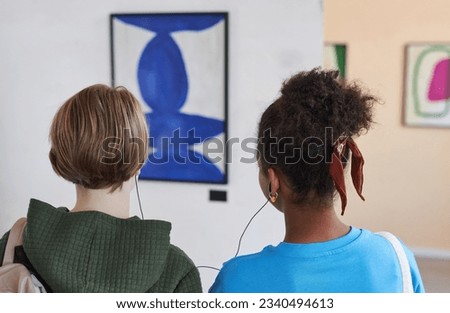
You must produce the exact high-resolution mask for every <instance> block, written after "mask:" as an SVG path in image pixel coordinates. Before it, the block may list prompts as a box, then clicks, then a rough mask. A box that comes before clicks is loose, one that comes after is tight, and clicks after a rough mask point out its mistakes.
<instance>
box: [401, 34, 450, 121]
mask: <svg viewBox="0 0 450 313" xmlns="http://www.w3.org/2000/svg"><path fill="white" fill-rule="evenodd" d="M403 119H404V123H405V125H407V126H415V127H450V43H447V44H435V43H434V44H432V43H415V44H409V45H407V46H406V58H405V88H404V110H403Z"/></svg>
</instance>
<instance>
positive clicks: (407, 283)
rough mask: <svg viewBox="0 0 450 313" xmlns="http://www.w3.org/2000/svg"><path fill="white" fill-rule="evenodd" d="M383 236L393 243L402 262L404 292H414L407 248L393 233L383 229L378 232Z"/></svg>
mask: <svg viewBox="0 0 450 313" xmlns="http://www.w3.org/2000/svg"><path fill="white" fill-rule="evenodd" d="M377 234H378V235H380V236H381V237H383V238H385V239H387V241H389V242H390V243H391V245H392V247H393V248H394V250H395V253H396V254H397V258H398V261H399V263H400V269H401V272H402V280H403V292H406V293H411V292H414V287H413V283H412V278H411V269H410V267H409V262H408V258H407V256H406V253H405V250H404V249H403V246H402V244H401V242H400V240H398V239H397V237H395V236H394V235H393V234H391V233H389V232H386V231H381V232H378V233H377Z"/></svg>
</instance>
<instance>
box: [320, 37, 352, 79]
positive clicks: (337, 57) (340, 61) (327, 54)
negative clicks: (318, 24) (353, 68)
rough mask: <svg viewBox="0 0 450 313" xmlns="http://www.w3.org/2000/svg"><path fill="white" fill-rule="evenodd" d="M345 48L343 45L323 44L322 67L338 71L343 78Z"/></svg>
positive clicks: (345, 56) (344, 74) (345, 60)
mask: <svg viewBox="0 0 450 313" xmlns="http://www.w3.org/2000/svg"><path fill="white" fill-rule="evenodd" d="M346 63H347V46H346V45H345V44H337V43H325V46H324V49H323V67H324V68H325V69H329V70H337V71H339V75H341V76H342V77H343V78H345V76H346V73H345V72H346Z"/></svg>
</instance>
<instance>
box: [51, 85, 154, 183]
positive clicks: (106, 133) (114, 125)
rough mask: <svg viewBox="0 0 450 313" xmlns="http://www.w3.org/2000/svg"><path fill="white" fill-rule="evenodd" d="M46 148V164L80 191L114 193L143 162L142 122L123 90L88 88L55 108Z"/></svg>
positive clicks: (145, 138)
mask: <svg viewBox="0 0 450 313" xmlns="http://www.w3.org/2000/svg"><path fill="white" fill-rule="evenodd" d="M50 144H51V149H50V153H49V158H50V162H51V163H52V167H53V169H54V171H55V172H56V173H57V174H58V175H59V176H61V177H63V178H64V179H66V180H68V181H70V182H72V183H74V184H78V185H81V186H83V187H85V188H89V189H104V188H111V191H114V190H116V189H117V188H121V187H122V183H123V182H125V181H127V180H129V179H130V178H131V177H133V176H134V175H136V174H137V172H138V171H139V169H140V168H141V167H142V166H143V165H144V163H145V161H146V159H147V154H148V130H147V124H146V122H145V117H144V114H143V112H142V109H141V106H140V104H139V102H138V100H137V99H136V98H135V97H134V96H133V94H131V93H130V92H129V91H128V90H127V89H126V88H124V87H117V88H111V87H108V86H105V85H93V86H90V87H87V88H85V89H83V90H81V91H80V92H78V93H77V94H75V95H74V96H72V97H71V98H70V99H69V100H67V101H66V102H65V103H64V104H63V105H62V106H61V108H60V109H59V110H58V112H57V113H56V115H55V117H54V119H53V123H52V125H51V128H50Z"/></svg>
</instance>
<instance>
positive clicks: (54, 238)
mask: <svg viewBox="0 0 450 313" xmlns="http://www.w3.org/2000/svg"><path fill="white" fill-rule="evenodd" d="M27 220H28V222H27V226H26V228H25V232H24V241H23V242H24V244H23V247H24V250H25V253H26V255H27V256H28V259H29V260H30V261H31V263H32V265H33V266H34V268H35V269H36V270H37V272H38V273H39V274H40V275H41V277H42V278H43V279H44V280H45V281H46V283H47V284H48V285H49V286H50V287H51V289H52V290H53V292H139V293H140V292H160V293H166V292H202V288H201V283H200V276H199V273H198V270H197V268H196V267H195V265H194V264H193V262H192V261H191V260H190V259H189V257H188V256H187V255H186V254H185V253H184V252H183V251H182V250H180V249H179V248H177V247H175V246H173V245H171V244H170V229H171V225H170V223H168V222H165V221H157V220H140V219H139V218H137V217H134V218H129V219H119V218H115V217H113V216H110V215H107V214H104V213H101V212H97V211H88V212H69V211H68V209H67V208H55V207H53V206H51V205H49V204H47V203H45V202H42V201H39V200H35V199H31V200H30V206H29V209H28V215H27ZM7 239H8V233H6V234H5V235H4V236H3V238H2V239H1V240H0V257H1V260H2V259H3V255H4V250H5V246H6V241H7Z"/></svg>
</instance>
